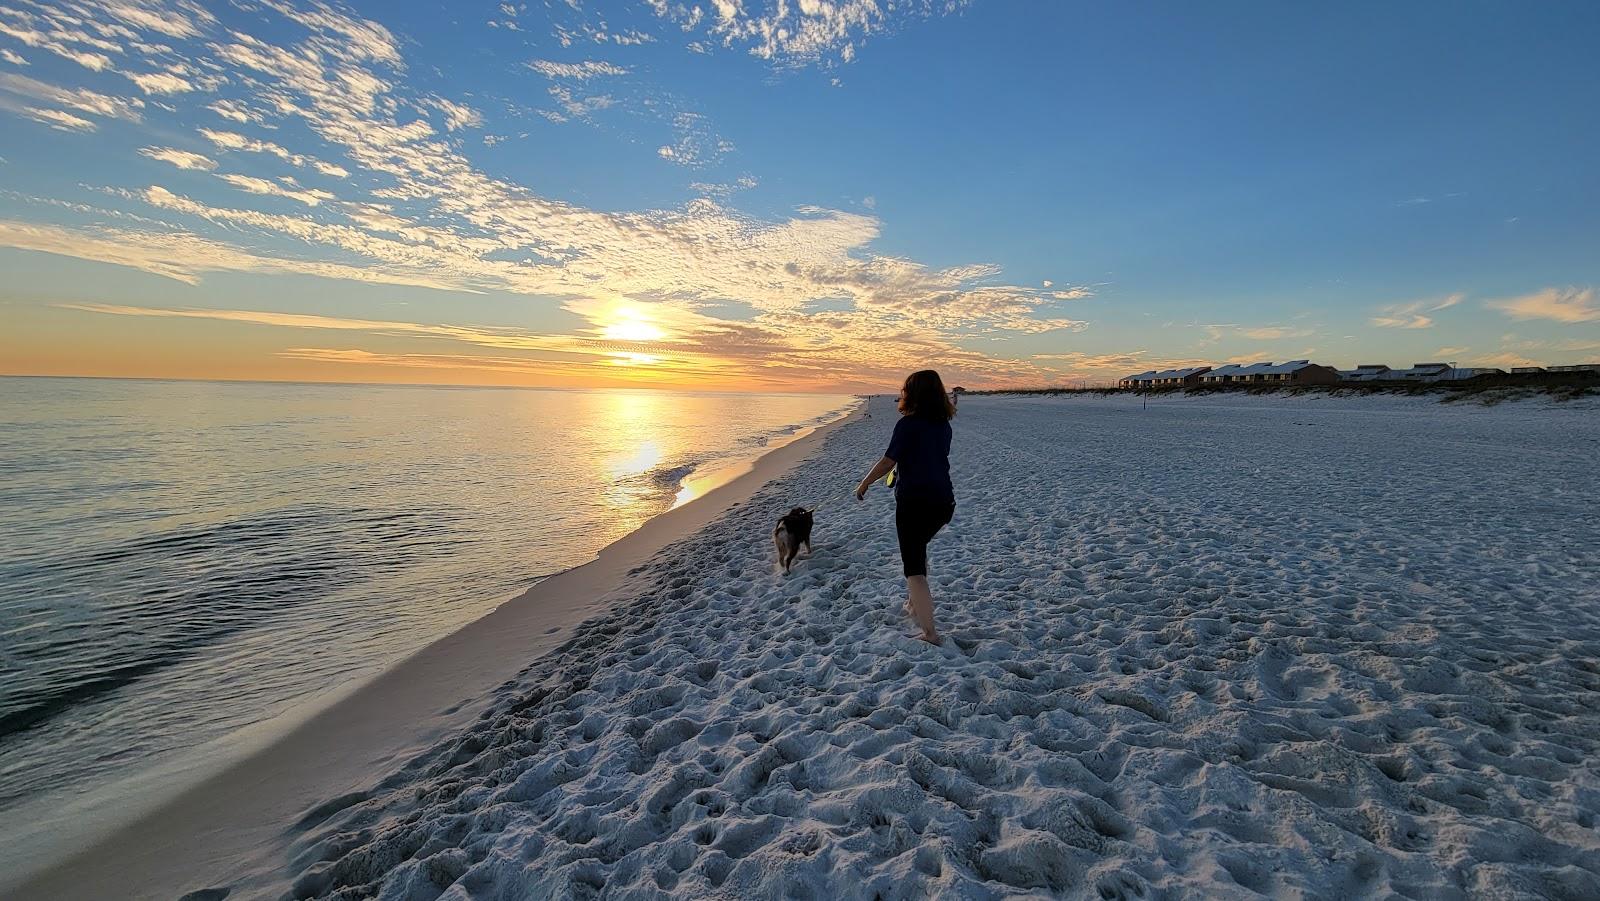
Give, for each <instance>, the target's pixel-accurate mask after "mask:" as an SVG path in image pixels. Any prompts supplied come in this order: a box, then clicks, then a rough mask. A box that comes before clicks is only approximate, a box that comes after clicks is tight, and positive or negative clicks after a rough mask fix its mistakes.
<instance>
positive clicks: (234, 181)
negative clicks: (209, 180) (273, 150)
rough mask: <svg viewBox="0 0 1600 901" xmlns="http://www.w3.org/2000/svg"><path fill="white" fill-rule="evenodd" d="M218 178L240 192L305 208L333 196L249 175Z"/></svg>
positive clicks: (230, 175)
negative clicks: (301, 205) (277, 199)
mask: <svg viewBox="0 0 1600 901" xmlns="http://www.w3.org/2000/svg"><path fill="white" fill-rule="evenodd" d="M217 177H218V178H220V179H222V180H223V181H225V182H227V183H228V184H230V185H233V186H234V187H235V188H238V189H239V190H241V191H249V192H250V193H251V194H266V195H269V196H273V197H285V198H288V199H289V200H294V201H298V202H300V203H303V204H305V205H306V206H316V205H317V204H319V203H321V202H323V201H324V200H332V199H334V198H333V195H332V194H330V193H328V192H327V191H323V190H320V189H317V188H311V189H302V188H297V187H292V186H288V185H281V184H279V183H277V182H275V181H268V180H267V179H265V178H256V177H254V176H250V175H235V174H218V175H217Z"/></svg>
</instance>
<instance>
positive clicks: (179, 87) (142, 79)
mask: <svg viewBox="0 0 1600 901" xmlns="http://www.w3.org/2000/svg"><path fill="white" fill-rule="evenodd" d="M128 80H129V81H132V82H133V83H134V84H136V85H138V86H139V90H141V91H144V92H145V93H146V94H184V93H187V92H189V91H193V90H195V85H193V84H192V83H190V81H189V80H188V79H187V78H184V77H182V76H179V75H175V74H173V73H171V72H147V73H143V74H139V73H134V74H130V75H128Z"/></svg>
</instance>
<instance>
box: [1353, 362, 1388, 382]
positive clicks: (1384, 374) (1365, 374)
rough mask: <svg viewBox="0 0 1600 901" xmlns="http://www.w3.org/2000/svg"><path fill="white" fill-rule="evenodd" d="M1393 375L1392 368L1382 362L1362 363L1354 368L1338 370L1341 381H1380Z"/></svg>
mask: <svg viewBox="0 0 1600 901" xmlns="http://www.w3.org/2000/svg"><path fill="white" fill-rule="evenodd" d="M1394 377H1395V376H1394V370H1393V369H1390V368H1389V367H1388V366H1385V365H1384V364H1382V363H1362V364H1361V365H1360V366H1357V367H1356V368H1354V369H1341V370H1339V381H1341V382H1381V381H1384V380H1386V379H1392V378H1394Z"/></svg>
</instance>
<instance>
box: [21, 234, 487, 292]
mask: <svg viewBox="0 0 1600 901" xmlns="http://www.w3.org/2000/svg"><path fill="white" fill-rule="evenodd" d="M0 247H13V248H17V249H19V250H32V251H38V252H40V253H50V254H56V255H59V256H67V257H74V258H76V259H80V260H91V261H94V262H99V263H110V264H113V265H117V266H126V267H129V268H132V269H137V270H140V271H142V272H148V273H150V274H152V275H159V276H162V277H164V278H170V279H176V280H177V281H180V282H185V283H188V284H191V285H193V284H199V282H200V277H201V275H203V274H204V273H207V272H255V273H264V274H295V275H313V276H319V277H322V278H337V279H344V280H347V281H357V282H369V283H373V284H387V285H412V286H416V287H424V288H438V289H441V290H459V289H456V288H452V287H450V286H446V285H443V284H440V283H439V282H437V281H435V280H433V279H431V278H429V277H428V276H427V274H426V273H413V274H403V273H399V272H396V271H393V270H389V271H378V270H373V269H369V268H366V267H361V266H344V265H340V264H337V263H323V262H318V261H311V260H288V259H275V258H272V257H263V256H258V255H255V254H251V253H247V252H244V251H241V250H239V249H238V248H236V247H232V246H229V245H227V244H223V243H220V242H217V241H212V240H209V239H207V238H202V237H200V236H198V235H193V234H188V233H185V232H166V233H154V232H147V231H130V230H125V229H115V228H104V227H98V228H93V229H71V228H63V227H60V226H53V225H36V224H33V223H27V222H16V221H8V220H3V219H0Z"/></svg>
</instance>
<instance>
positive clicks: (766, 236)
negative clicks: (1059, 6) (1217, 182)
mask: <svg viewBox="0 0 1600 901" xmlns="http://www.w3.org/2000/svg"><path fill="white" fill-rule="evenodd" d="M69 2H71V0H69ZM142 8H143V9H144V10H145V11H146V12H149V11H150V10H157V11H162V12H169V11H170V12H172V16H171V17H166V18H161V17H158V19H159V22H157V21H154V20H148V18H149V17H148V16H144V15H142V14H138V13H133V12H130V13H128V15H127V16H126V17H122V18H117V17H115V16H113V14H111V13H109V12H107V13H105V15H107V16H112V18H113V19H115V21H116V22H117V23H118V24H117V25H116V28H117V29H121V30H120V31H117V32H116V36H117V38H118V40H116V41H112V40H107V41H105V42H104V43H106V44H107V45H108V46H102V47H99V48H98V49H99V52H103V53H105V54H107V56H108V59H109V58H110V57H112V56H115V57H117V58H118V59H122V58H125V57H127V56H128V55H129V54H128V53H127V50H126V47H127V46H132V45H133V43H134V42H135V41H141V42H143V41H149V40H153V39H154V38H155V37H156V36H157V35H156V34H146V32H157V33H159V36H161V37H162V39H163V40H170V41H173V42H175V43H179V44H183V46H182V48H181V49H176V50H173V51H172V53H173V54H177V55H184V59H183V62H184V64H186V65H190V66H193V67H194V70H195V71H196V72H205V73H207V74H208V76H212V77H215V78H218V79H225V84H226V85H228V86H229V91H230V92H231V93H232V94H233V96H228V97H220V98H216V97H210V96H203V95H196V94H188V93H177V94H164V95H162V96H163V97H164V98H167V99H164V100H163V101H162V102H163V103H168V102H170V103H172V104H175V105H177V106H179V107H181V106H182V105H184V104H189V105H190V106H189V108H190V109H206V110H209V111H210V113H212V114H215V115H216V116H217V117H220V118H221V119H223V120H226V121H227V122H228V123H231V124H229V125H227V126H224V127H217V128H210V127H201V128H199V129H198V134H199V137H201V138H203V139H204V140H206V141H207V142H209V143H210V145H211V146H212V147H213V148H215V149H216V150H217V151H219V152H221V153H223V154H233V153H255V154H261V155H263V156H265V157H267V158H268V159H264V160H262V161H261V163H262V164H263V165H264V166H271V165H272V164H273V160H277V161H281V162H282V163H285V164H287V165H289V166H294V167H298V168H302V169H312V170H315V171H317V172H319V173H322V174H329V175H335V176H346V175H351V174H352V173H357V174H359V177H352V178H351V181H350V183H349V184H347V185H342V186H341V187H340V188H339V189H338V190H339V196H338V197H335V195H334V194H333V193H332V192H330V191H327V190H323V189H321V188H317V187H312V186H309V185H302V184H300V183H298V182H296V181H295V180H294V179H293V178H292V177H290V176H288V175H284V174H281V173H271V172H254V171H253V172H252V173H251V174H248V175H246V174H240V173H220V174H218V175H217V177H218V178H219V179H221V180H223V181H224V182H226V183H227V184H229V185H231V186H233V187H235V188H238V189H240V190H242V191H245V192H247V193H249V194H251V195H259V196H271V197H279V198H286V199H291V200H294V201H296V202H297V203H299V204H302V205H304V207H305V209H302V210H298V211H294V212H267V211H265V210H264V209H252V208H247V207H245V206H244V204H247V203H249V201H248V200H247V199H246V198H242V197H241V198H239V200H238V203H239V204H240V206H229V205H220V204H218V203H217V202H214V201H208V200H207V199H201V197H203V196H205V195H204V194H201V195H199V196H195V197H191V196H185V195H183V194H180V193H177V192H175V191H174V190H170V189H168V188H166V187H162V186H159V185H150V186H148V187H144V188H142V189H137V190H130V191H126V192H124V193H123V194H122V195H121V196H124V197H125V198H129V199H130V200H132V201H133V202H138V203H141V204H144V205H147V206H148V207H151V208H154V209H157V210H160V211H162V213H163V214H165V215H167V216H170V217H173V218H176V219H178V220H179V221H180V222H182V223H183V224H182V225H181V226H179V227H178V228H177V229H171V230H165V231H163V230H161V229H160V228H159V227H158V226H154V225H152V226H150V227H149V228H148V229H147V230H136V229H132V228H124V227H120V226H119V227H110V226H105V225H89V226H76V227H67V226H58V225H32V224H27V223H22V222H0V245H3V246H10V247H18V248H23V249H28V250H35V251H40V252H47V253H55V254H61V255H67V256H73V257H77V258H80V259H85V260H95V261H99V262H105V263H113V264H116V265H122V266H128V267H132V268H136V269H139V270H141V271H144V272H149V273H153V274H157V275H161V276H163V277H168V278H174V279H178V280H180V281H184V282H187V283H191V284H193V283H196V282H198V281H199V280H200V279H202V278H203V277H204V276H205V275H206V274H208V273H212V272H252V273H295V274H303V275H315V276H319V277H325V278H335V279H345V280H350V281H358V282H367V283H383V284H401V285H413V286H423V287H428V288H437V289H440V290H453V291H468V292H486V291H496V292H507V293H513V294H520V295H532V296H537V297H543V298H549V299H550V302H551V303H561V304H562V305H564V306H566V307H567V309H569V310H572V311H574V312H578V313H579V315H580V316H592V317H594V318H590V319H586V320H585V321H588V322H590V323H591V324H593V323H596V322H599V321H600V319H601V318H603V316H605V315H615V313H614V311H613V312H604V311H606V310H610V309H611V307H610V306H607V305H615V304H617V303H619V302H622V301H626V302H628V303H638V304H641V305H643V307H645V308H648V310H650V311H651V315H654V316H657V317H661V318H662V319H663V321H668V320H670V321H671V322H672V323H674V325H673V327H672V328H671V329H669V332H670V334H671V335H672V336H673V338H672V341H671V342H669V343H671V345H672V347H671V354H670V355H669V356H670V359H671V360H675V361H678V362H679V363H681V364H682V365H685V366H688V365H691V364H692V365H695V366H699V367H701V368H702V370H707V371H709V370H710V369H713V368H715V367H718V366H730V365H737V366H740V367H743V371H745V372H747V373H751V374H755V373H759V374H760V375H761V377H763V378H776V379H784V378H789V379H797V380H798V379H808V378H809V379H827V380H833V381H837V380H838V379H839V378H840V373H849V374H850V376H851V377H853V378H857V379H867V380H870V379H874V378H879V377H885V378H887V377H890V376H891V374H892V373H894V372H897V371H899V370H902V369H904V368H906V367H908V366H909V367H912V368H915V367H917V366H921V365H925V363H926V361H927V360H929V359H938V360H940V361H942V362H941V365H944V366H947V367H949V368H951V369H952V370H954V371H957V372H959V371H960V369H961V367H964V366H965V367H971V371H974V372H976V371H979V370H981V371H983V372H985V373H987V374H989V375H990V377H991V378H990V380H991V382H992V381H1000V380H1007V379H1009V380H1023V379H1028V378H1036V377H1039V376H1040V375H1041V374H1043V373H1046V372H1048V371H1053V370H1051V369H1048V368H1045V367H1043V366H1041V364H1040V363H1039V362H1036V361H1034V360H1032V359H1030V358H1028V357H1027V356H1026V355H1023V356H1021V357H1008V356H1006V355H1004V354H1002V353H988V354H985V353H978V352H976V351H972V350H969V349H967V348H965V347H963V346H962V342H963V341H967V340H968V339H970V337H972V336H974V335H982V336H984V337H994V336H999V337H1008V336H1020V335H1027V334H1038V333H1044V332H1051V331H1077V330H1081V329H1083V328H1085V327H1086V326H1087V323H1086V322H1084V321H1083V320H1082V319H1080V318H1076V317H1072V316H1069V315H1067V310H1066V305H1068V304H1071V303H1074V302H1075V301H1077V300H1080V299H1081V298H1083V297H1086V296H1088V295H1089V293H1090V292H1089V290H1088V289H1087V288H1077V287H1070V286H1069V287H1054V286H1051V285H1046V286H1045V287H1042V288H1041V287H1031V286H1021V285H1014V284H1008V283H1007V281H1006V280H1005V279H1004V278H1003V277H1002V274H1001V272H1000V270H999V268H998V267H996V266H993V265H988V264H972V265H956V266H930V265H927V264H925V263H922V262H919V261H916V260H914V259H908V258H904V257H900V256H889V255H884V254H882V253H880V252H877V251H875V250H874V249H873V244H874V242H875V241H876V240H877V239H878V237H879V233H880V230H881V227H882V226H881V223H880V221H879V220H878V219H877V218H876V217H875V216H873V215H862V214H861V213H859V212H847V211H841V210H835V209H829V208H825V207H818V206H800V207H797V208H795V209H794V210H792V211H791V212H789V213H787V214H778V215H769V216H767V217H755V216H750V215H747V214H744V213H741V212H739V211H737V210H734V209H731V208H729V207H728V206H727V205H726V203H725V201H726V197H727V196H728V194H731V192H732V189H733V188H742V187H748V186H749V185H750V184H753V183H754V179H753V177H752V178H750V179H749V183H748V184H747V183H746V182H745V180H744V179H740V180H736V181H734V182H731V183H725V186H726V187H727V188H728V189H729V190H728V191H727V192H724V191H722V190H721V189H720V188H718V189H715V190H703V191H701V193H702V194H703V195H704V196H701V197H698V198H696V199H695V200H692V201H690V202H688V203H686V204H684V205H682V206H680V207H677V208H671V209H645V210H634V211H629V210H623V211H600V210H594V209H589V208H585V207H583V206H580V205H576V204H572V203H567V202H563V201H560V200H556V199H552V198H550V197H548V196H542V195H541V194H540V193H539V192H537V191H535V190H533V189H531V188H530V187H528V186H525V185H523V184H519V183H517V182H515V181H512V180H509V179H506V178H504V177H498V176H495V175H491V174H489V173H487V172H485V171H483V170H482V169H480V168H478V167H477V166H475V165H474V163H473V161H472V160H471V159H469V158H468V157H467V156H466V149H465V148H466V147H467V146H468V145H467V144H466V143H465V142H462V141H460V140H459V139H458V138H455V137H453V136H451V134H450V133H451V132H452V131H454V130H458V129H463V128H468V127H472V126H473V125H475V124H477V123H478V122H480V121H481V118H480V114H477V113H476V111H475V110H474V109H473V108H472V107H469V106H467V105H466V104H464V103H460V102H459V101H452V100H449V99H448V98H441V97H438V96H437V95H435V94H433V93H431V92H424V93H418V92H414V91H412V90H411V89H410V87H409V83H408V76H407V69H406V65H405V61H404V60H403V58H402V55H401V51H400V44H399V42H398V41H397V40H396V39H395V37H394V36H393V35H392V34H391V33H390V32H389V31H388V30H387V29H386V28H384V27H383V26H381V25H378V24H376V23H373V22H369V21H366V20H362V19H358V18H355V17H353V16H351V15H349V14H347V13H344V12H341V11H338V10H335V9H333V8H331V7H327V6H322V5H314V6H310V7H297V6H291V5H289V4H288V3H287V2H278V0H274V2H272V3H270V4H268V9H269V10H271V11H273V12H274V13H276V14H278V15H281V16H283V17H285V18H287V19H289V20H291V21H292V22H293V23H295V25H296V26H298V28H297V29H296V30H295V33H296V34H298V35H299V37H297V38H296V39H295V41H294V42H293V43H290V44H284V45H279V44H275V43H271V42H268V41H265V40H262V39H260V38H258V37H256V36H253V35H251V34H250V33H249V32H248V28H247V27H245V26H242V25H241V26H235V25H233V24H232V23H230V26H229V27H228V28H223V27H221V26H220V25H218V24H217V23H216V22H215V21H214V20H212V19H210V18H209V16H208V15H207V14H203V11H200V10H198V9H190V8H189V7H187V6H178V7H170V6H168V5H161V6H157V5H148V6H146V7H142ZM840 10H843V7H842V6H841V7H838V8H836V10H835V12H829V13H824V14H821V15H820V18H822V19H826V20H828V21H832V22H835V23H836V24H837V23H847V22H848V21H849V20H848V16H846V18H844V19H841V18H839V15H838V14H836V13H839V14H842V13H840ZM269 14H270V13H269ZM857 14H859V15H869V13H868V12H867V11H866V10H865V8H864V7H863V8H860V9H857V10H855V12H853V13H850V15H857ZM870 15H871V17H872V18H873V21H874V22H880V20H881V23H880V24H882V26H883V27H885V28H886V27H888V25H889V24H890V19H894V18H897V17H898V16H899V13H898V12H895V13H892V14H891V13H870ZM725 18H726V20H727V22H728V25H727V26H726V28H724V30H723V31H721V32H719V33H722V34H726V35H728V36H730V37H732V36H734V35H735V34H736V33H742V32H738V31H737V29H739V28H742V27H743V26H740V25H738V23H739V22H740V21H748V20H749V18H750V17H748V16H745V15H744V14H743V13H742V12H741V11H740V10H739V9H737V8H735V9H734V10H733V14H732V15H730V16H728V17H725ZM774 21H776V20H774ZM863 21H865V20H863ZM697 27H699V26H697ZM851 29H854V30H851ZM863 29H864V30H863ZM877 30H879V26H878V25H877V24H874V25H871V26H862V27H857V26H855V25H850V26H849V27H847V28H846V30H845V32H841V33H850V34H856V35H858V36H859V35H863V34H867V33H877ZM174 32H177V34H174ZM598 33H600V32H597V34H598ZM604 34H605V35H606V37H605V40H606V41H608V42H609V43H611V44H614V45H622V44H625V43H627V41H628V40H631V38H628V36H627V34H626V33H619V32H615V31H605V32H604ZM619 35H620V37H621V38H622V39H620V40H614V39H615V38H618V37H619ZM591 39H592V38H591ZM739 40H745V38H739ZM763 40H764V39H763ZM772 40H773V41H776V42H778V43H774V44H773V45H772V46H773V52H774V53H780V52H781V53H789V52H790V51H793V52H795V53H799V54H801V55H803V54H804V53H806V52H811V51H808V50H806V48H807V47H810V48H811V50H817V49H818V48H820V47H822V46H824V45H825V44H826V41H825V40H823V36H822V33H821V32H814V33H812V36H811V37H809V38H806V39H805V41H811V43H810V44H807V43H805V41H800V40H799V38H796V39H794V40H791V39H788V38H784V39H779V38H778V37H776V36H773V38H772ZM184 41H187V42H188V43H187V44H184ZM796 41H799V42H798V43H796ZM119 42H122V43H119ZM124 44H126V46H124ZM780 44H781V45H782V46H781V47H780V46H779V45H780ZM64 46H65V45H64ZM73 46H78V45H73ZM592 62H597V61H592ZM163 65H165V63H163ZM607 65H614V64H607ZM617 68H621V67H620V66H618V67H617ZM169 71H172V70H170V69H169ZM615 74H616V73H614V72H610V71H600V70H599V69H595V70H594V71H593V74H591V75H589V76H588V77H589V78H591V79H592V78H595V77H599V76H600V75H615ZM4 77H8V78H12V79H15V78H20V76H14V75H12V76H4ZM568 77H573V76H568ZM576 80H577V81H583V80H584V79H583V78H576ZM9 84H10V87H4V88H3V90H6V91H10V92H11V94H12V95H17V93H18V92H19V91H24V90H25V91H26V92H28V96H29V99H28V103H29V104H31V105H33V106H38V107H41V108H43V107H44V106H65V109H58V110H56V112H55V113H54V114H52V115H58V116H64V117H75V118H77V119H79V121H81V122H82V123H83V124H82V126H78V125H75V124H74V125H69V124H66V123H65V121H64V120H62V125H63V127H93V123H92V121H90V117H107V116H114V117H122V118H128V117H136V116H137V115H138V113H139V111H140V109H141V108H142V105H143V101H140V100H138V99H137V98H112V97H110V96H109V95H102V94H99V93H97V92H94V91H90V90H89V89H80V88H52V86H49V85H46V84H45V83H43V82H34V81H31V80H30V81H24V82H16V81H13V82H10V83H9ZM551 88H552V90H560V91H568V90H569V89H568V88H567V86H565V85H561V84H556V85H552V86H551ZM41 95H42V96H48V97H49V98H50V102H49V103H48V104H47V103H45V102H44V101H43V100H39V99H37V97H38V96H41ZM600 96H605V95H600ZM558 99H559V100H562V101H563V102H564V103H569V104H579V105H581V108H582V109H583V110H593V109H595V108H597V107H598V106H599V105H600V101H598V100H596V98H579V97H576V96H574V95H572V94H571V93H570V92H569V93H567V94H565V95H563V96H562V97H558ZM68 104H76V105H75V106H72V105H68ZM84 107H88V108H90V109H84ZM68 109H70V110H73V111H74V112H68V111H67V110H68ZM564 110H565V112H563V113H562V114H566V112H571V108H570V107H564ZM75 112H84V113H85V116H84V117H76V116H75ZM664 115H670V120H669V121H670V124H671V127H672V128H673V130H674V132H675V136H674V140H673V141H672V143H669V144H664V145H661V146H663V147H665V148H667V149H668V150H669V151H670V155H671V157H672V158H673V161H674V162H682V163H685V164H687V165H704V164H706V163H708V162H710V161H714V160H715V159H717V158H718V157H719V156H720V155H722V154H726V153H728V152H730V151H731V149H732V148H731V144H730V143H729V142H727V141H726V140H725V139H723V138H720V137H718V136H717V135H716V134H715V132H714V131H713V130H712V129H711V126H710V124H709V123H708V122H706V121H705V120H704V118H703V117H700V116H698V115H697V114H695V113H693V112H685V111H683V110H682V109H672V110H670V113H664ZM210 121H213V122H214V124H216V125H219V126H220V125H222V123H221V122H217V121H215V120H210ZM652 143H654V142H652ZM477 145H478V142H472V143H471V146H477ZM646 146H649V145H646ZM143 152H144V153H145V155H146V156H149V157H151V158H154V159H160V160H163V161H165V162H168V163H171V164H173V165H175V166H179V167H181V168H189V169H199V170H206V171H209V170H211V169H213V168H214V167H216V165H217V160H221V161H222V162H224V163H226V162H227V160H228V157H227V156H222V157H218V158H217V160H213V159H212V158H211V157H209V156H205V155H202V154H199V153H192V152H190V151H182V150H177V149H175V148H168V147H148V148H145V149H144V151H143ZM664 155H665V154H664ZM330 156H333V157H336V158H338V159H339V160H340V163H339V164H333V163H326V162H323V160H324V159H325V158H327V157H330ZM208 164H210V165H208ZM700 184H702V185H703V186H710V185H713V184H724V183H713V182H710V181H707V182H704V183H700ZM282 239H290V240H289V242H287V243H286V242H284V241H283V240H282ZM245 246H253V247H264V246H274V247H292V248H296V249H295V250H293V251H289V250H285V251H283V252H282V255H279V256H272V255H268V254H265V253H261V252H257V251H253V250H247V249H245ZM334 260H338V262H334ZM730 305H736V308H737V309H738V312H736V313H728V314H725V315H724V314H718V315H712V314H711V312H710V311H714V310H722V309H726V308H729V307H730ZM597 311H598V312H597ZM102 312H104V311H102ZM124 315H132V314H124ZM241 321H242V320H241ZM591 331H593V329H591ZM407 334H411V335H416V334H418V333H417V332H415V331H410V332H407ZM579 337H584V336H583V335H580V336H579ZM587 337H588V338H591V339H592V338H594V337H595V336H594V334H589V335H587ZM484 346H488V345H484ZM396 365H400V364H396Z"/></svg>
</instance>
